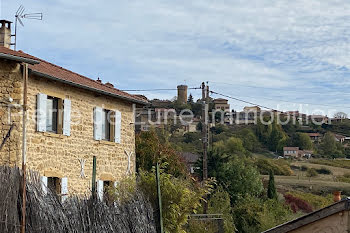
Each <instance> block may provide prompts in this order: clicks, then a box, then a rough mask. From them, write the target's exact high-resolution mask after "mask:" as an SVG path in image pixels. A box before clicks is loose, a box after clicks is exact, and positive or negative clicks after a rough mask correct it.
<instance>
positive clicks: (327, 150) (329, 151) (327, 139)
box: [320, 132, 344, 158]
mask: <svg viewBox="0 0 350 233" xmlns="http://www.w3.org/2000/svg"><path fill="white" fill-rule="evenodd" d="M343 150H344V149H343V146H342V145H341V144H340V143H338V142H336V140H335V138H334V134H332V133H330V132H327V133H326V134H325V135H324V137H323V139H322V142H321V145H320V153H321V154H322V155H324V156H326V157H328V158H339V157H343V153H344V151H343Z"/></svg>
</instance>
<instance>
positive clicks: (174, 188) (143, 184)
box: [138, 169, 212, 233]
mask: <svg viewBox="0 0 350 233" xmlns="http://www.w3.org/2000/svg"><path fill="white" fill-rule="evenodd" d="M160 185H161V193H162V207H163V212H162V213H163V218H164V227H165V230H166V232H169V233H180V232H184V229H183V228H184V226H185V225H186V224H187V221H188V216H189V215H190V214H192V213H195V212H196V210H197V209H198V208H199V207H200V205H201V200H202V197H203V196H204V195H206V194H208V193H209V192H210V191H211V189H212V185H211V184H207V185H204V187H201V186H200V185H198V184H197V183H196V182H194V181H193V180H192V179H190V178H177V177H174V176H172V175H171V174H167V173H165V171H164V169H161V171H160ZM138 186H139V187H140V189H141V190H142V191H143V193H144V194H145V195H146V196H147V197H148V199H149V200H150V201H151V203H152V205H153V208H154V209H157V186H156V176H155V171H154V169H153V170H152V171H151V172H146V171H141V172H140V173H139V178H138Z"/></svg>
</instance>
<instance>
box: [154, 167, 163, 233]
mask: <svg viewBox="0 0 350 233" xmlns="http://www.w3.org/2000/svg"><path fill="white" fill-rule="evenodd" d="M156 180H157V196H158V208H159V231H158V232H159V233H163V232H164V229H163V213H162V212H163V208H162V192H161V190H160V172H159V163H157V166H156Z"/></svg>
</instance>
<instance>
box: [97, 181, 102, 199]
mask: <svg viewBox="0 0 350 233" xmlns="http://www.w3.org/2000/svg"><path fill="white" fill-rule="evenodd" d="M97 196H98V198H100V200H101V201H102V200H103V180H98V181H97Z"/></svg>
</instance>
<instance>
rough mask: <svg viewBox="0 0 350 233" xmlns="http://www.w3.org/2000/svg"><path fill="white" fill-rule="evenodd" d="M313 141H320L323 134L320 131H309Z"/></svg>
mask: <svg viewBox="0 0 350 233" xmlns="http://www.w3.org/2000/svg"><path fill="white" fill-rule="evenodd" d="M307 135H309V137H310V139H311V141H313V142H319V141H320V140H321V137H322V134H320V133H308V134H307Z"/></svg>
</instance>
